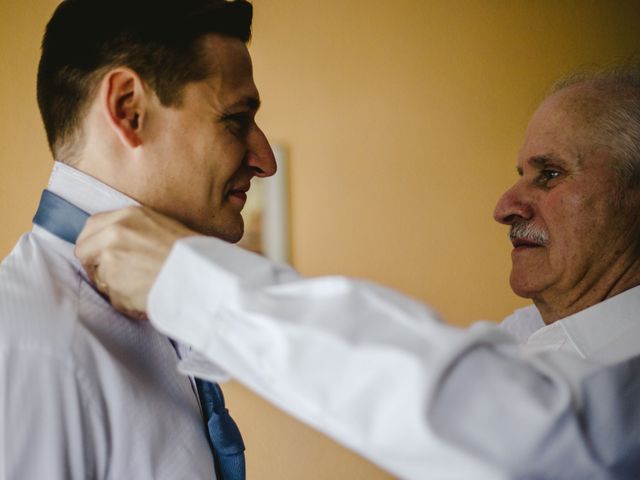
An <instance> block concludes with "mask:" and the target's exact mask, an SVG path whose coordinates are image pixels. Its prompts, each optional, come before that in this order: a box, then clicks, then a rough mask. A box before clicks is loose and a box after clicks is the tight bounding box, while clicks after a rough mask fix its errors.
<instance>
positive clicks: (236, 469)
mask: <svg viewBox="0 0 640 480" xmlns="http://www.w3.org/2000/svg"><path fill="white" fill-rule="evenodd" d="M196 386H197V387H198V394H199V395H200V403H201V404H202V413H203V415H204V419H205V423H206V424H207V431H208V432H209V440H210V441H211V444H212V449H211V450H212V451H213V457H214V460H215V464H216V472H217V473H218V478H219V479H220V480H244V479H245V476H246V475H245V461H244V442H243V441H242V435H240V430H239V429H238V426H237V425H236V422H234V421H233V418H231V415H229V411H228V410H227V408H226V407H225V405H224V396H223V395H222V390H221V389H220V386H219V385H218V384H217V383H212V382H207V381H205V380H201V379H199V378H196Z"/></svg>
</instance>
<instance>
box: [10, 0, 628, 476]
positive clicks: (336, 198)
mask: <svg viewBox="0 0 640 480" xmlns="http://www.w3.org/2000/svg"><path fill="white" fill-rule="evenodd" d="M56 4H57V1H53V0H0V112H1V113H0V146H1V148H0V165H1V167H2V168H1V169H0V226H1V228H0V256H4V255H5V254H7V253H8V252H9V250H10V248H11V246H12V245H13V244H14V243H15V241H16V240H17V238H18V237H19V235H20V234H21V233H22V232H24V231H26V230H27V229H28V228H29V225H30V218H31V216H32V214H33V211H34V208H35V205H36V203H37V199H38V196H39V193H40V191H41V189H42V188H43V186H44V185H45V182H46V179H47V176H48V173H49V169H50V166H51V161H50V158H49V153H48V150H47V147H46V144H45V137H44V133H43V129H42V127H41V126H40V120H39V116H38V112H37V108H36V101H35V71H36V63H37V58H38V47H39V42H40V37H41V34H42V30H43V28H44V25H45V23H46V20H47V18H48V17H49V15H50V14H51V12H52V10H53V8H54V7H55V5H56ZM254 5H255V7H256V15H255V27H254V40H253V43H252V45H251V52H252V55H253V58H254V63H255V76H256V81H257V83H258V86H259V88H260V89H261V93H262V97H263V102H264V109H263V111H262V112H261V113H260V116H259V119H260V121H261V124H262V127H263V129H264V130H265V131H266V132H267V134H268V135H269V136H270V138H272V139H273V140H274V141H278V142H281V143H283V144H285V145H287V147H288V149H289V153H290V175H291V185H290V189H291V215H292V218H291V239H292V245H293V252H292V254H293V262H294V264H295V265H296V266H297V267H298V268H299V269H300V270H301V271H302V272H303V273H305V274H308V275H318V274H325V273H342V274H348V275H354V276H358V277H366V278H369V279H373V280H376V281H380V282H382V283H384V284H387V285H390V286H392V287H395V288H398V289H400V290H401V291H404V292H406V293H408V294H410V295H413V296H416V297H418V298H420V299H422V300H424V301H427V302H429V303H431V304H432V305H434V306H435V307H436V308H437V309H438V310H439V311H440V312H442V313H443V315H444V316H445V318H447V319H448V321H450V322H451V323H454V324H458V325H466V324H468V323H469V322H470V321H472V320H474V319H479V318H486V319H500V318H501V317H503V316H504V315H506V314H507V313H509V312H510V311H511V310H512V309H513V308H515V307H517V306H520V305H522V304H524V302H523V301H522V300H521V299H518V298H516V297H515V296H514V295H513V294H512V293H511V292H510V290H509V287H508V283H507V275H508V271H509V246H508V243H507V241H506V231H505V229H504V228H503V227H501V226H499V225H497V224H494V223H493V221H492V220H491V212H492V209H493V205H494V203H495V201H496V199H497V198H498V196H499V195H500V193H501V192H502V191H503V190H504V189H505V188H506V187H507V186H508V185H509V184H510V183H511V182H512V181H514V180H515V169H514V167H513V164H514V160H515V156H516V152H517V150H518V147H519V143H520V141H521V138H522V135H523V132H524V128H525V126H526V122H527V119H528V117H529V115H530V114H531V112H532V111H533V109H534V108H535V106H536V104H537V103H538V102H539V101H540V100H541V99H542V98H543V96H544V92H545V90H546V88H547V87H548V85H549V84H550V83H551V82H552V81H553V80H554V79H556V78H558V77H559V76H561V75H563V74H564V73H566V72H568V71H569V70H571V69H573V68H575V67H577V66H580V65H585V64H594V63H595V64H602V63H609V62H611V61H614V60H617V59H621V58H626V57H628V56H629V55H630V54H632V53H633V52H637V51H639V50H640V36H638V35H637V28H638V27H637V25H638V23H639V21H640V3H639V2H637V1H623V0H619V1H616V2H610V1H607V0H594V1H581V0H563V1H555V0H540V1H536V2H530V1H525V0H513V1H512V0H500V1H499V0H485V1H461V0H458V1H446V0H438V1H436V0H431V1H430V0H393V1H389V0H384V1H383V0H367V1H360V0H351V1H343V0H324V1H317V0H269V1H267V0H255V1H254ZM226 391H227V396H228V397H229V401H230V403H231V405H232V409H233V411H234V412H235V415H236V417H238V420H239V422H240V424H241V427H242V429H243V432H244V434H245V437H246V440H247V444H248V448H249V451H248V458H249V473H250V478H254V479H260V480H271V479H273V480H276V479H278V480H283V479H305V480H307V479H308V480H324V479H327V480H329V479H331V480H334V479H349V480H357V479H363V480H364V479H366V480H371V479H383V478H388V476H387V475H385V474H383V473H381V472H379V471H378V470H377V469H375V467H373V466H371V465H370V464H369V463H367V462H364V461H362V460H360V459H358V458H357V457H355V455H353V454H351V453H348V452H346V451H345V450H343V449H341V448H340V447H338V446H337V445H335V444H334V443H333V442H331V441H329V440H327V439H326V438H324V437H322V436H321V435H319V434H316V433H314V432H312V431H311V430H310V429H308V428H306V427H304V426H302V425H300V424H299V423H298V422H296V421H294V420H292V419H290V418H288V417H285V416H284V415H283V414H281V413H280V412H278V411H277V410H275V409H273V408H272V407H269V406H268V405H266V404H265V403H264V402H262V401H261V400H259V399H257V398H256V397H254V396H253V395H252V394H250V393H248V392H246V391H245V390H244V389H243V388H242V387H240V386H238V385H229V386H228V387H227V388H226Z"/></svg>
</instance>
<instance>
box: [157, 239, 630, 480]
mask: <svg viewBox="0 0 640 480" xmlns="http://www.w3.org/2000/svg"><path fill="white" fill-rule="evenodd" d="M148 312H149V315H150V318H151V321H152V323H153V324H154V325H155V326H156V327H157V328H158V329H160V330H161V331H163V332H165V333H167V334H168V335H170V336H173V337H174V338H177V339H178V340H180V341H183V342H186V343H188V344H190V345H192V346H193V348H194V349H195V350H196V351H198V352H200V353H201V354H202V355H204V356H205V357H206V358H207V359H209V360H211V361H212V362H215V363H216V364H217V366H219V367H221V368H223V369H224V370H226V371H227V372H228V373H229V374H231V375H232V376H233V377H234V378H236V379H237V380H238V381H240V382H242V383H244V384H245V385H247V386H248V387H249V388H251V389H253V390H254V391H256V392H257V393H258V394H260V395H262V396H263V397H264V398H266V399H267V400H269V401H271V402H272V403H274V404H276V405H277V406H279V407H280V408H282V409H283V410H285V411H287V412H289V413H290V414H291V415H293V416H295V417H297V418H299V419H300V420H302V421H304V422H306V423H308V424H310V425H312V426H313V427H315V428H317V429H318V430H320V431H322V432H324V433H326V434H327V435H329V436H330V437H332V438H334V439H335V440H337V441H338V442H340V443H342V444H343V445H345V446H347V447H348V448H351V449H353V450H355V451H357V452H359V453H360V454H361V455H363V456H365V457H367V458H368V459H370V460H371V461H373V462H374V463H376V464H378V465H380V466H381V467H382V468H384V469H386V470H388V471H389V472H392V473H394V474H396V475H398V476H400V477H401V478H409V479H424V478H438V479H454V478H455V479H458V478H459V479H470V478H473V479H484V478H486V479H492V480H493V479H500V478H553V479H563V478H567V479H569V478H571V479H575V478H624V477H611V476H609V473H608V472H609V470H608V469H610V464H611V462H612V461H613V460H611V459H610V461H609V462H608V464H607V462H603V460H602V457H601V454H600V452H599V451H598V450H597V449H595V448H594V445H596V444H597V442H594V439H593V438H592V437H593V435H596V434H595V433H593V432H591V431H588V432H585V430H584V412H585V398H584V391H585V388H584V380H585V379H588V378H590V377H591V376H593V373H594V372H595V371H596V370H597V368H596V366H595V365H592V364H589V363H588V362H583V361H580V360H579V359H577V358H572V357H570V356H567V355H561V354H541V355H536V356H523V355H521V353H520V351H519V349H518V346H517V345H516V344H515V342H514V340H513V339H512V337H510V336H508V335H506V334H503V333H502V332H500V331H499V330H498V329H497V328H495V327H492V326H488V325H484V326H478V327H477V328H474V329H471V330H467V331H465V330H460V329H455V328H451V327H448V326H446V325H444V324H442V323H441V322H440V321H439V320H438V319H437V317H436V315H435V314H434V313H433V311H432V310H430V309H429V308H428V307H426V306H425V305H423V304H421V303H419V302H417V301H414V300H412V299H410V298H407V297H405V296H403V295H400V294H398V293H396V292H394V291H391V290H389V289H386V288H383V287H381V286H378V285H375V284H372V283H369V282H364V281H358V280H352V279H347V278H343V277H321V278H311V279H304V278H302V277H300V276H299V275H298V274H297V273H295V272H294V271H293V270H291V269H290V268H288V267H286V266H279V265H275V264H273V263H271V262H270V261H268V260H266V259H264V258H262V257H260V256H257V255H254V254H252V253H249V252H246V251H243V250H241V249H239V248H237V247H234V246H232V245H229V244H226V243H224V242H221V241H219V240H216V239H212V238H195V237H194V238H190V239H186V240H183V241H181V242H178V243H177V244H176V246H175V247H174V249H173V251H172V253H171V255H170V257H169V259H168V260H167V262H166V264H165V265H164V267H163V270H162V272H161V274H160V276H159V278H158V280H157V282H156V284H155V285H154V287H153V289H152V292H151V294H150V299H149V305H148ZM201 366H202V365H201ZM216 368H217V367H215V366H213V365H211V371H212V372H213V371H215V369H216ZM205 370H206V368H205ZM198 373H200V374H201V373H202V371H200V372H198ZM205 373H206V372H205ZM606 379H607V381H609V380H610V379H611V376H608V377H606ZM598 395H600V397H601V398H598ZM595 396H596V398H595V399H594V398H593V396H592V397H590V398H589V400H590V401H591V402H593V401H595V404H597V405H599V406H602V407H603V408H604V410H603V411H604V412H607V411H608V410H607V407H611V408H613V406H612V402H613V401H614V400H613V399H615V396H613V397H612V396H611V395H610V392H608V391H607V392H604V393H602V394H598V391H597V390H596V393H595ZM636 398H637V397H636ZM607 402H609V403H607ZM589 405H591V403H589ZM605 417H606V413H605ZM622 423H624V422H622ZM617 424H620V422H618V423H617ZM616 432H617V431H616V429H615V428H609V429H608V431H607V435H608V438H609V439H611V441H612V442H614V443H615V441H616V437H615V435H616V434H617V433H616ZM618 433H620V432H618ZM635 433H638V432H637V430H636V431H635ZM625 438H626V437H625ZM604 443H605V444H609V443H610V442H604ZM624 454H625V452H621V451H619V452H618V455H624ZM613 456H615V455H613ZM616 461H617V460H616Z"/></svg>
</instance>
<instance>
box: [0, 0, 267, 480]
mask: <svg viewBox="0 0 640 480" xmlns="http://www.w3.org/2000/svg"><path fill="white" fill-rule="evenodd" d="M251 19H252V7H251V5H250V4H249V3H247V2H245V1H244V0H237V1H233V2H227V1H224V0H161V1H152V0H138V1H135V2H131V1H129V0H99V1H89V0H65V1H63V2H62V3H61V4H60V5H59V6H58V8H57V9H56V11H55V13H54V15H53V17H52V18H51V20H50V22H49V24H48V26H47V30H46V33H45V36H44V40H43V44H42V56H41V61H40V67H39V72H38V102H39V106H40V110H41V113H42V118H43V121H44V125H45V128H46V131H47V136H48V140H49V143H50V147H51V150H52V152H53V155H54V158H55V160H56V163H55V165H54V168H53V173H52V175H51V179H50V181H49V186H48V189H47V191H46V192H45V194H43V198H42V202H41V205H40V208H39V210H38V212H37V215H36V217H35V219H34V223H35V226H34V228H33V230H32V231H31V232H30V233H28V234H27V235H25V236H24V237H23V238H22V239H21V240H20V241H19V243H18V244H17V246H16V247H15V249H14V250H13V252H12V253H11V254H10V256H9V257H7V258H6V259H5V260H4V261H3V263H2V266H1V267H0V382H1V385H2V388H0V391H1V392H2V393H0V405H1V407H2V408H1V409H0V425H2V426H1V427H0V472H2V475H6V477H7V478H47V479H70V478H74V479H85V478H137V479H144V478H149V479H151V478H153V479H175V478H202V479H211V478H214V477H215V475H216V473H217V476H218V478H221V479H226V480H231V479H233V480H235V479H242V478H244V457H243V453H242V451H243V449H244V447H243V445H242V440H241V438H240V435H239V433H238V432H237V427H235V424H234V423H233V421H232V420H231V419H230V417H228V415H227V413H226V409H225V408H224V402H223V399H222V396H221V392H220V390H219V388H218V387H217V386H216V385H213V384H209V383H207V382H203V381H201V380H199V379H193V378H191V379H190V378H187V377H184V376H182V375H180V374H178V373H177V372H176V369H175V363H176V361H177V359H178V358H179V357H184V356H189V355H190V353H189V351H188V349H186V348H184V347H183V346H182V345H179V344H176V343H174V342H172V341H170V340H169V339H168V338H167V337H165V336H163V335H160V334H158V333H157V332H156V331H154V330H153V329H152V328H150V326H149V325H145V324H140V323H133V322H131V321H130V320H129V319H128V318H126V317H125V316H123V315H122V314H119V313H118V312H116V311H115V310H114V309H113V308H112V307H111V305H110V304H109V303H108V301H107V300H106V299H105V298H104V297H103V296H101V294H100V292H98V291H96V290H95V289H94V287H93V286H92V285H91V284H90V283H89V282H88V280H87V277H86V274H85V272H84V271H83V269H82V268H81V266H80V264H79V262H78V261H77V260H76V259H75V257H74V255H73V248H74V245H73V243H74V242H75V238H76V236H77V233H79V229H78V222H77V219H78V218H80V219H82V218H84V216H86V215H87V214H94V213H97V212H101V211H105V210H113V209H116V208H119V207H123V206H127V205H146V206H149V207H151V208H154V209H156V210H158V211H161V212H163V213H164V214H166V215H169V216H171V217H173V218H175V219H178V220H180V221H181V222H183V223H185V224H186V225H189V227H190V228H192V229H194V230H195V231H197V232H200V233H202V234H205V235H216V236H218V237H220V238H224V239H225V240H228V241H237V240H238V239H239V238H240V237H241V236H242V232H243V223H242V217H241V215H240V211H241V210H242V207H243V205H244V202H245V200H246V195H247V191H248V190H249V187H250V182H251V179H252V178H253V177H254V176H268V175H272V174H273V173H274V172H275V169H276V165H275V161H274V157H273V154H272V152H271V149H270V147H269V144H268V142H267V140H266V138H265V136H264V134H263V133H262V131H261V130H260V129H259V128H258V126H257V125H256V123H255V120H254V117H255V114H256V110H257V109H258V107H259V104H260V101H259V96H258V91H257V89H256V86H255V84H254V82H253V77H252V66H251V59H250V57H249V54H248V51H247V48H246V45H245V43H246V42H247V41H248V39H249V37H250V31H251ZM213 397H215V399H214V400H211V398H213ZM209 402H214V403H211V405H213V406H211V405H209ZM211 410H213V412H212V411H211ZM203 416H204V417H205V418H204V420H205V423H207V425H206V426H205V424H204V423H203V418H202V417H203ZM216 432H218V433H220V432H222V433H220V435H221V436H220V438H217V439H216V438H215V434H216ZM208 434H209V435H208ZM225 435H226V436H225ZM210 442H212V443H213V445H210V444H209V443H210ZM214 470H215V472H216V473H214Z"/></svg>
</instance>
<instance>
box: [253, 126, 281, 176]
mask: <svg viewBox="0 0 640 480" xmlns="http://www.w3.org/2000/svg"><path fill="white" fill-rule="evenodd" d="M248 143H249V152H248V154H247V159H246V162H247V165H248V166H249V167H250V168H251V169H252V170H253V173H254V175H255V176H256V177H270V176H271V175H273V174H275V173H276V171H277V169H278V165H277V164H276V157H275V155H274V154H273V150H272V149H271V145H269V141H268V140H267V137H266V136H265V134H264V133H263V132H262V130H260V128H258V126H255V127H254V129H253V130H252V131H251V133H250V134H249V139H248Z"/></svg>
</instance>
